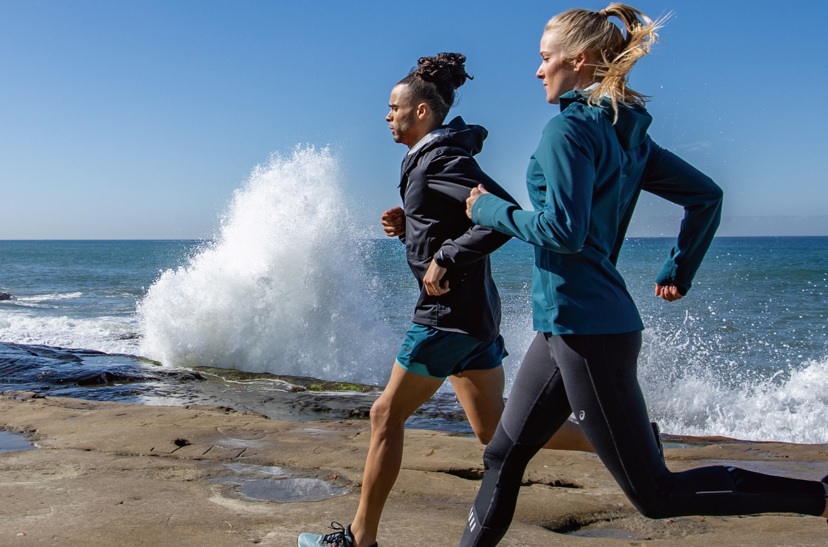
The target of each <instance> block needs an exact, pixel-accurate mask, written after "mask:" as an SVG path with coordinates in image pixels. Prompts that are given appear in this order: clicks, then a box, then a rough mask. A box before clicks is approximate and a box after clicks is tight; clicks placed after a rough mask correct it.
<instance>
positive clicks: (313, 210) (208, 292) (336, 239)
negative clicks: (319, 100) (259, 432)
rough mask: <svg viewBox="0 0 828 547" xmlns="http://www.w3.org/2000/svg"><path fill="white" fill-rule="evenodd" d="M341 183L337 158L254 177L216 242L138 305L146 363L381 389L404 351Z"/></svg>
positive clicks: (275, 161)
mask: <svg viewBox="0 0 828 547" xmlns="http://www.w3.org/2000/svg"><path fill="white" fill-rule="evenodd" d="M340 179H341V175H340V172H339V167H338V165H337V161H336V160H335V158H334V157H332V155H331V154H330V152H329V151H328V150H321V151H320V150H315V149H314V148H297V149H295V150H294V151H293V153H292V154H291V155H290V156H286V157H283V156H279V155H277V156H274V157H273V158H272V159H271V161H270V162H269V163H268V164H267V165H264V166H259V167H257V168H256V169H254V170H253V172H252V174H251V175H250V177H249V179H248V180H247V182H246V183H245V184H244V185H243V186H242V187H241V188H240V189H238V190H236V192H235V193H234V195H233V199H232V201H231V203H230V205H229V207H228V209H227V211H226V212H225V213H224V215H223V217H222V222H221V228H220V231H219V233H218V234H217V236H216V238H215V240H214V242H213V243H211V244H208V245H206V246H205V247H204V248H203V249H201V250H200V252H198V253H196V254H195V255H194V256H193V257H191V258H190V259H189V262H188V263H187V264H186V265H185V266H183V267H181V268H178V269H176V270H169V271H166V272H164V273H163V274H162V275H161V277H160V278H159V279H158V281H157V282H156V283H155V284H154V285H153V286H152V287H150V289H149V291H148V292H147V295H146V297H145V298H144V299H143V301H141V302H140V303H139V306H138V315H139V320H140V322H141V326H142V327H141V330H142V334H143V341H142V344H141V353H142V354H143V355H146V356H147V357H150V358H153V359H157V360H159V361H161V362H163V363H165V364H170V365H180V366H181V365H183V366H195V365H206V366H216V367H226V368H236V369H240V370H246V371H255V372H272V373H279V374H292V375H302V376H315V377H323V378H329V379H342V380H357V381H361V382H375V383H382V382H384V380H385V377H386V376H387V371H388V368H389V366H390V364H391V363H392V362H393V357H394V352H395V349H396V343H397V340H396V339H395V338H394V336H393V335H392V334H391V332H390V331H389V330H388V329H387V328H386V327H385V326H384V325H383V323H382V321H381V319H379V318H381V317H382V314H381V313H380V312H379V311H378V310H377V309H375V307H374V305H373V300H372V298H371V297H370V295H368V294H367V293H366V288H365V282H364V278H365V275H364V272H363V268H362V262H361V260H360V254H361V252H360V245H361V244H364V240H362V239H361V238H360V234H359V233H358V231H357V230H355V228H354V226H353V225H352V222H351V219H350V218H349V215H348V206H347V204H346V200H345V199H344V196H343V194H342V192H341V190H340V184H341V183H340ZM360 241H363V243H360Z"/></svg>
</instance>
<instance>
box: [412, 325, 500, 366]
mask: <svg viewBox="0 0 828 547" xmlns="http://www.w3.org/2000/svg"><path fill="white" fill-rule="evenodd" d="M507 355H509V354H508V352H507V351H506V346H505V344H504V342H503V337H502V336H500V335H498V336H497V338H495V339H494V340H493V341H491V342H482V341H480V340H478V339H477V338H474V337H473V336H469V335H468V334H464V333H462V332H452V331H444V330H439V329H435V328H433V327H428V326H426V325H418V324H416V323H415V324H413V325H412V326H411V328H410V329H408V332H407V333H405V340H404V341H403V344H402V347H401V348H400V352H399V354H397V363H398V364H399V365H400V366H401V367H403V368H404V369H405V370H407V371H408V372H412V373H414V374H419V375H420V376H428V377H430V378H435V379H438V380H445V379H446V378H448V377H449V376H451V375H453V374H459V373H461V372H463V371H467V370H488V369H492V368H496V367H499V366H500V365H501V363H502V362H503V358H504V357H506V356H507Z"/></svg>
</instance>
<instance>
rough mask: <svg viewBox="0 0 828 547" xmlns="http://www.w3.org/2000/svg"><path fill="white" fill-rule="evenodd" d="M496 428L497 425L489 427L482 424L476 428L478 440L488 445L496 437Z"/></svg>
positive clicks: (475, 433)
mask: <svg viewBox="0 0 828 547" xmlns="http://www.w3.org/2000/svg"><path fill="white" fill-rule="evenodd" d="M496 430H497V426H495V427H487V426H485V425H481V426H478V427H477V428H476V429H475V430H474V435H475V437H477V440H478V441H480V444H482V445H484V446H486V445H488V444H489V443H490V442H492V438H493V437H494V434H495V431H496Z"/></svg>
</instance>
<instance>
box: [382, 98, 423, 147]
mask: <svg viewBox="0 0 828 547" xmlns="http://www.w3.org/2000/svg"><path fill="white" fill-rule="evenodd" d="M410 95H411V94H410V93H409V92H408V86H407V85H404V84H400V85H397V86H394V89H392V90H391V98H390V99H389V100H388V107H389V108H390V110H389V111H388V115H387V116H385V121H387V122H388V127H389V129H391V136H392V137H393V138H394V142H398V143H401V144H404V145H406V146H408V147H409V148H411V147H412V146H414V145H415V144H417V141H418V140H419V139H418V138H416V136H415V131H414V127H415V125H416V124H417V105H415V104H414V103H413V101H411V97H410Z"/></svg>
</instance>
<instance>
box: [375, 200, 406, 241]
mask: <svg viewBox="0 0 828 547" xmlns="http://www.w3.org/2000/svg"><path fill="white" fill-rule="evenodd" d="M380 222H382V229H383V231H385V235H387V236H388V237H400V236H401V235H404V234H405V212H404V211H403V210H402V207H393V208H391V209H388V210H387V211H385V212H384V213H383V214H382V216H381V217H380Z"/></svg>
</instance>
